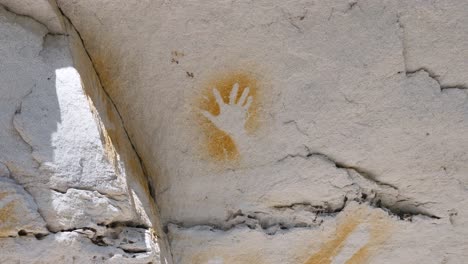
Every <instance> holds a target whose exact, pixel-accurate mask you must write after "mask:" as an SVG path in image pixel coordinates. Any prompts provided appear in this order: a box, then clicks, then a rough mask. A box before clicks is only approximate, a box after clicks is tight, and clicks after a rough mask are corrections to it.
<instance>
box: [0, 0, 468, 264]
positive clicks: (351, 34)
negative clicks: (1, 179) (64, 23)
mask: <svg viewBox="0 0 468 264" xmlns="http://www.w3.org/2000/svg"><path fill="white" fill-rule="evenodd" d="M57 3H58V7H59V8H60V9H61V10H62V11H63V13H64V15H65V16H66V17H67V19H69V20H70V22H71V23H72V24H73V25H72V26H70V27H72V28H73V27H75V28H76V29H77V31H78V32H79V36H78V35H76V34H75V35H73V33H71V36H70V37H68V38H65V37H63V39H66V40H69V39H73V38H75V39H76V38H82V39H83V42H84V43H83V44H84V47H85V49H86V51H84V49H83V48H82V47H81V46H79V45H76V43H78V42H80V43H81V41H78V42H75V43H72V52H71V53H72V56H73V57H74V61H75V62H79V61H80V59H81V58H83V57H87V54H83V53H88V54H89V55H90V58H91V60H92V62H93V63H92V64H91V63H89V62H86V63H81V62H79V65H80V67H81V68H80V67H78V68H80V70H79V71H78V72H80V73H84V72H87V71H88V70H89V69H93V70H89V71H90V72H92V71H94V69H95V70H96V71H97V73H98V74H99V80H98V81H96V79H97V77H96V76H94V75H93V74H84V75H83V76H84V78H83V76H82V80H84V83H87V84H89V83H92V84H91V88H89V86H88V87H86V85H85V86H84V87H81V88H84V89H85V90H87V91H88V93H87V94H88V95H89V96H90V97H91V98H96V97H98V98H106V100H110V101H112V104H113V107H103V106H102V105H99V103H96V105H97V106H96V108H97V109H98V110H97V112H99V113H105V114H103V116H105V117H103V119H98V121H97V125H96V126H93V125H92V124H91V123H90V122H89V120H92V118H91V117H90V115H89V112H93V113H94V111H95V109H94V108H93V107H90V108H86V107H84V104H81V103H78V105H75V103H76V102H83V101H84V100H83V94H80V93H79V92H78V91H79V90H80V87H79V85H77V84H76V83H77V82H76V80H78V79H80V78H78V77H77V73H76V72H74V71H73V69H63V71H59V72H58V73H59V75H61V76H63V78H61V77H60V78H58V80H61V82H59V84H58V89H57V104H56V105H58V107H57V108H58V111H56V112H55V113H56V114H55V115H56V116H55V118H54V117H53V115H54V114H53V113H54V112H53V111H52V110H53V108H51V107H53V106H54V105H53V104H51V103H52V102H51V101H50V98H51V92H52V91H55V90H47V89H45V88H46V85H41V84H40V83H39V84H36V85H37V86H38V87H34V85H33V84H34V83H35V82H32V81H31V80H35V79H37V78H36V76H39V77H40V76H43V74H44V73H45V72H47V67H45V68H44V67H43V68H41V69H45V71H44V73H43V72H39V71H38V70H34V71H32V70H31V72H27V69H29V68H28V67H24V66H22V67H17V68H14V66H13V67H11V68H10V67H8V69H10V70H11V69H17V71H18V72H21V73H23V74H24V75H25V76H28V77H29V76H33V77H31V80H27V79H28V78H23V79H25V80H21V83H20V84H25V85H26V84H28V85H26V86H27V87H28V88H23V89H22V90H21V89H18V90H17V92H16V91H15V92H12V91H11V89H6V88H5V89H4V90H5V91H2V94H8V95H9V96H11V97H12V98H13V99H14V100H13V101H12V102H11V103H7V102H6V100H5V106H4V108H5V110H7V111H5V113H6V114H4V116H3V112H2V116H1V118H2V123H1V124H2V126H3V127H0V128H1V129H0V133H2V136H3V135H6V136H7V138H8V139H6V140H5V142H6V143H3V142H2V144H5V146H6V148H5V149H11V151H9V153H10V154H9V155H6V154H3V153H1V152H0V161H1V162H2V163H4V164H5V165H6V166H8V168H9V170H10V171H11V176H12V177H13V178H15V179H17V181H18V182H19V183H21V184H24V186H26V188H27V189H28V190H30V191H31V193H32V194H33V196H34V197H35V198H36V199H37V203H38V205H39V207H40V208H39V209H40V211H41V212H42V210H44V212H47V213H46V214H44V215H45V218H46V220H47V219H48V218H50V219H52V220H51V222H52V223H53V224H56V225H55V226H53V228H54V229H57V230H58V229H60V228H65V227H70V226H74V225H79V226H80V227H79V228H80V230H81V231H80V232H81V235H82V236H84V237H86V239H88V240H96V238H97V237H99V236H103V238H102V239H101V240H99V241H103V243H105V244H108V245H112V246H115V247H117V248H126V250H130V251H132V250H134V251H139V250H142V251H143V249H144V248H145V246H144V245H143V244H144V243H141V241H143V240H145V241H146V239H143V238H142V237H143V236H142V234H143V233H142V232H140V231H141V230H140V231H135V233H131V232H130V231H129V232H127V233H128V234H127V235H128V236H129V237H139V238H140V239H137V238H135V239H133V238H132V239H133V240H132V241H139V242H137V243H136V245H134V246H132V245H129V244H127V245H123V244H121V243H122V242H123V241H124V238H122V237H120V236H124V234H126V233H125V232H123V233H119V235H117V234H114V233H113V232H114V230H113V229H112V230H108V229H107V228H104V227H103V226H102V225H98V224H106V223H107V224H111V223H112V221H116V219H118V218H119V217H122V218H124V219H132V217H133V216H135V217H136V218H142V217H141V215H142V214H140V213H135V212H131V211H132V210H133V209H132V208H133V206H135V204H138V206H135V207H138V208H139V209H135V211H138V212H143V211H145V208H149V209H148V210H151V211H157V207H156V206H153V204H152V203H151V202H148V201H147V200H144V199H143V200H142V201H140V200H138V199H137V198H135V197H138V194H137V195H134V193H133V192H129V191H127V189H126V188H128V187H125V186H126V185H127V186H131V185H132V184H134V182H133V181H131V180H130V181H129V182H126V183H125V182H124V181H123V179H124V177H122V178H119V177H121V176H122V175H123V174H125V173H123V172H122V171H125V169H127V168H128V167H127V168H124V167H125V166H120V165H119V164H120V163H119V161H118V160H119V158H116V159H110V161H108V162H109V163H106V161H105V159H102V157H103V156H108V155H103V154H102V152H103V151H104V152H105V153H108V148H107V146H108V144H105V143H103V144H101V142H107V141H109V140H108V139H107V136H106V133H105V131H104V130H103V129H101V128H102V127H103V126H104V127H106V128H109V133H111V132H113V129H114V128H115V127H114V125H113V124H112V121H113V120H116V119H114V118H111V117H110V116H113V115H117V116H118V119H119V120H120V117H121V119H122V122H123V124H124V125H125V126H124V131H125V133H124V134H125V135H126V136H128V137H129V139H130V140H131V142H132V144H131V146H130V148H131V149H134V150H135V151H136V152H137V153H138V156H137V155H136V154H135V155H134V156H132V155H131V154H130V155H129V156H126V155H127V154H126V153H125V151H122V149H120V153H122V155H123V156H122V157H125V156H126V157H127V160H128V157H131V158H130V160H134V161H135V164H137V166H136V167H137V169H136V170H135V171H137V172H140V171H143V170H142V167H144V169H145V171H146V174H147V175H148V176H149V177H150V178H149V179H144V178H138V176H136V177H135V179H136V180H135V181H138V182H139V183H140V186H145V187H144V188H142V189H140V191H142V193H144V194H145V195H146V196H144V195H143V196H140V197H150V199H152V198H154V199H155V201H156V202H157V204H158V206H159V208H160V209H161V225H163V226H164V227H165V229H166V231H167V233H168V235H169V238H170V245H171V248H170V249H169V248H167V247H166V248H162V247H161V248H162V250H163V251H166V252H165V253H166V256H169V257H167V258H165V259H163V258H161V259H160V261H161V262H167V263H171V257H170V256H171V255H172V256H173V260H174V262H175V263H211V264H214V263H307V264H314V263H321V261H320V258H319V257H323V258H325V259H330V263H346V262H353V261H354V263H415V262H417V263H437V264H438V263H463V261H464V260H465V259H466V258H467V256H466V245H467V243H468V242H467V239H466V237H468V236H467V235H468V234H467V230H466V228H464V226H466V224H467V223H468V209H467V208H466V206H465V204H466V199H467V184H468V178H467V175H468V154H467V151H466V150H467V149H468V137H466V134H467V132H468V125H467V124H468V122H467V116H468V104H467V98H468V92H467V90H466V85H467V81H468V79H467V75H466V73H467V72H468V71H467V65H466V61H467V60H466V57H468V56H467V48H466V46H467V45H466V43H467V41H468V33H467V31H466V24H467V23H466V13H467V12H466V6H467V5H466V1H465V0H455V1H421V0H414V1H387V0H378V1H370V0H359V1H339V0H336V1H309V0H298V1H294V2H290V1H267V0H260V1H224V0H222V1H216V2H215V3H213V2H209V1H198V0H190V1H182V0H173V1H137V0H130V1H92V0H81V1H72V0H58V1H57ZM39 13H41V12H39ZM9 17H10V18H9ZM4 18H6V20H5V21H11V20H12V18H11V14H6V15H5V16H4ZM4 18H2V19H4ZM15 19H16V18H15ZM20 20H21V23H22V27H18V28H17V27H15V26H11V25H10V24H8V23H6V24H8V26H4V28H6V29H8V30H5V32H8V33H9V35H8V36H16V35H18V36H17V37H9V38H5V39H7V40H8V41H7V44H5V45H2V49H3V46H5V47H6V48H4V49H5V50H8V51H14V52H13V54H20V55H19V57H25V59H24V60H18V61H19V62H22V63H25V62H27V63H28V64H27V65H33V64H34V65H36V66H41V65H44V64H47V65H49V64H51V65H55V64H53V63H54V61H56V60H57V58H68V59H69V57H70V53H67V52H65V50H64V47H65V46H67V45H66V43H64V42H61V41H64V40H63V39H62V40H61V38H62V37H46V41H45V44H44V45H43V46H44V49H43V48H42V46H41V43H42V42H40V40H41V38H42V37H43V36H44V35H45V32H46V31H45V28H44V27H40V26H37V25H33V24H34V23H30V22H27V21H26V20H24V19H23V18H22V19H20ZM28 23H29V24H28ZM27 30H29V31H31V32H33V33H31V34H29V33H28V34H26V33H27V32H26V33H24V31H27ZM16 32H20V33H23V34H14V33H16ZM71 32H73V31H71ZM25 36H28V37H25ZM21 38H23V39H21ZM12 40H14V41H12ZM66 40H65V42H66ZM22 43H27V45H28V46H27V47H25V48H23V49H21V48H17V46H21V45H25V44H22ZM74 45H75V46H74ZM78 46H79V47H78ZM74 47H75V48H76V47H78V48H77V49H75V48H74ZM77 50H78V52H77ZM63 52H65V53H63ZM39 53H40V56H39ZM63 54H66V55H63ZM77 54H81V55H77ZM16 57H18V55H14V56H12V58H10V57H7V58H9V59H10V61H14V59H13V58H16ZM38 58H39V59H38ZM59 61H60V59H59ZM65 61H67V60H64V61H63V62H65ZM66 64H70V62H69V61H68V63H66ZM21 65H25V64H21ZM31 67H32V66H31ZM31 69H36V67H32V68H31ZM54 70H55V69H54ZM49 72H50V71H49ZM47 73H48V72H47ZM62 74H63V75H62ZM2 77H3V75H2ZM9 77H10V76H7V74H5V78H6V79H7V78H9ZM6 83H8V82H6ZM11 83H13V84H15V85H16V84H17V83H18V82H16V81H11ZM96 83H99V84H96ZM236 83H237V84H238V85H239V86H236ZM23 86H24V85H23ZM23 86H22V87H23ZM246 86H249V87H250V90H249V92H248V93H247V92H245V91H246V89H245V88H246ZM42 87H44V89H43V88H42ZM60 87H62V88H63V89H64V90H61V89H62V88H60ZM101 88H102V89H104V90H105V92H102V91H101V90H100V89H101ZM213 88H217V89H215V90H213ZM88 89H89V90H88ZM237 89H240V90H237ZM65 90H66V91H69V90H70V91H75V92H76V93H62V92H63V91H65ZM90 90H93V91H99V92H89V91H90ZM232 91H234V92H232ZM218 93H221V96H218ZM96 94H99V95H96ZM93 96H94V97H93ZM235 96H236V97H241V98H242V99H239V101H240V102H236V100H233V99H234V97H235ZM52 97H53V96H52ZM244 100H245V102H244ZM95 101H98V102H102V101H104V100H95ZM21 102H22V103H21ZM2 103H3V101H2ZM54 103H55V102H54ZM114 106H115V108H114ZM0 107H1V106H0ZM218 108H219V109H220V111H219V113H217V109H218ZM12 109H13V111H12ZM76 109H79V110H76ZM109 109H111V110H109ZM108 110H109V111H108ZM117 110H118V113H116V112H117ZM15 111H16V114H15V115H14V118H12V117H13V115H12V112H15ZM7 113H8V114H7ZM78 113H79V114H80V116H81V115H82V114H84V116H85V118H84V120H83V121H84V122H85V125H84V126H83V127H78V126H76V123H79V122H81V119H80V118H78V117H77V116H75V114H76V115H77V114H78ZM44 116H45V117H46V118H45V119H44V118H43V117H44ZM57 116H60V122H53V121H58V120H59V118H57ZM62 117H63V119H62ZM255 119H256V121H257V122H254V121H255ZM11 120H13V122H11ZM35 120H41V123H40V124H35V123H34V121H35ZM109 120H111V122H108V121H109ZM252 120H254V121H252ZM47 122H49V123H47ZM4 124H5V125H4ZM102 124H104V125H102ZM51 130H52V131H51ZM89 131H91V132H90V133H89ZM93 131H94V132H93ZM96 131H99V132H101V138H100V139H99V138H98V137H97V136H96V135H97V133H96ZM50 135H53V136H52V137H50ZM101 139H102V140H103V141H100V140H101ZM114 139H115V135H114V137H112V140H114ZM106 140H107V141H106ZM15 144H16V145H15ZM126 144H127V146H128V144H129V143H128V142H127V143H126ZM14 146H17V147H16V148H14ZM70 146H77V147H76V149H73V148H70ZM233 146H234V147H233ZM2 147H3V145H2ZM103 149H104V150H103ZM125 149H126V148H124V150H125ZM132 151H133V150H132ZM117 152H119V151H118V150H115V151H114V150H112V151H110V153H117ZM30 153H32V155H26V154H30ZM82 153H86V154H82ZM132 153H133V152H132ZM111 156H112V155H111ZM9 157H11V158H9ZM132 158H133V159H132ZM123 159H125V158H123ZM140 159H141V162H142V163H143V164H144V166H141V164H140V163H139V162H140ZM116 160H117V162H116ZM116 164H117V165H116ZM116 168H117V169H116ZM121 168H124V169H121ZM94 171H98V172H100V173H99V174H97V173H93V172H94ZM136 174H138V175H140V174H139V173H136ZM141 174H143V173H141ZM132 175H133V174H132ZM115 177H116V179H122V180H121V181H114V180H113V179H115ZM94 186H95V187H94ZM33 187H34V188H33ZM50 188H52V189H54V190H53V191H51V190H50ZM43 189H47V190H48V191H46V192H44V195H41V190H43ZM133 190H135V189H133ZM75 197H79V198H80V199H81V201H75V200H74V199H75ZM126 197H131V198H130V200H129V201H127V199H126ZM94 201H96V203H97V204H98V205H99V208H101V209H100V210H102V211H103V212H104V214H103V215H97V211H94V210H93V209H92V208H90V205H89V204H91V203H93V202H94ZM54 203H55V205H56V206H55V207H54V206H48V204H54ZM128 204H130V205H129V206H127V205H128ZM59 208H60V210H59ZM61 208H63V210H62V209H61ZM70 208H85V209H86V210H80V209H76V210H73V211H72V210H70ZM104 208H105V209H104ZM54 212H60V213H61V214H63V215H66V216H67V217H71V216H75V215H76V216H77V218H76V219H71V220H70V219H66V220H63V221H62V220H60V214H59V216H58V217H55V216H54V217H53V216H52V215H53V214H54ZM74 212H76V214H74ZM151 215H152V216H153V218H152V219H153V221H151V222H153V223H155V222H158V226H159V220H157V221H155V220H154V219H156V218H157V217H158V216H159V215H158V213H154V214H151ZM353 219H354V220H353ZM356 219H357V220H356ZM61 221H62V222H61ZM100 221H102V222H100ZM93 223H95V224H93ZM345 223H348V224H349V225H351V227H352V228H349V230H351V231H350V232H345V231H340V230H342V228H343V225H344V224H345ZM90 226H92V227H90ZM87 227H90V228H94V229H95V230H89V229H87ZM344 230H347V229H346V228H344ZM375 230H378V231H379V232H377V233H376V231H375ZM342 232H344V233H345V235H343V233H342ZM127 235H125V236H127ZM159 235H161V236H164V234H163V233H162V232H160V233H159ZM145 236H146V235H145ZM126 239H127V240H128V238H126ZM163 240H164V239H161V241H163ZM333 241H338V242H339V243H338V246H337V244H336V242H333ZM334 243H335V244H334ZM145 245H148V244H147V243H146V244H145ZM170 250H172V254H170ZM363 252H371V253H369V255H366V254H364V253H363ZM335 253H336V254H335ZM361 254H364V255H361ZM323 258H322V259H323Z"/></svg>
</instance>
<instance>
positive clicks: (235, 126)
mask: <svg viewBox="0 0 468 264" xmlns="http://www.w3.org/2000/svg"><path fill="white" fill-rule="evenodd" d="M238 92H239V84H238V83H236V84H234V85H233V86H232V90H231V92H230V94H229V103H225V102H224V100H223V98H222V96H221V94H220V93H219V91H218V89H216V88H213V95H214V97H215V99H216V103H217V104H218V106H219V114H218V115H213V114H212V113H210V112H208V111H202V114H203V115H204V116H205V117H206V118H207V119H208V120H210V121H211V122H212V123H213V124H214V125H215V126H216V127H217V128H218V129H220V130H222V131H224V132H226V133H227V134H229V135H231V136H232V137H234V138H236V139H241V138H242V137H244V136H245V123H246V122H247V119H248V118H249V114H248V110H249V108H250V105H251V104H252V100H253V98H252V96H249V87H246V88H245V89H244V91H243V92H242V95H241V97H240V98H239V100H237V102H236V99H237V96H238Z"/></svg>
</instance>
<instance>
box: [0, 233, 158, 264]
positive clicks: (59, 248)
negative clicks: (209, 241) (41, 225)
mask: <svg viewBox="0 0 468 264" xmlns="http://www.w3.org/2000/svg"><path fill="white" fill-rule="evenodd" d="M1 247H2V255H1V256H0V259H1V260H2V263H18V261H21V263H27V264H45V263H82V264H88V263H115V264H117V263H118V264H127V263H129V264H130V263H141V264H148V263H158V261H157V253H158V252H157V251H151V252H140V253H131V252H125V251H124V250H122V249H120V248H118V247H115V246H111V245H98V244H94V243H93V242H92V241H91V240H90V239H88V238H87V237H86V236H85V235H83V234H80V233H78V232H75V231H72V232H60V233H57V234H51V235H48V236H46V237H44V238H43V239H41V240H36V239H35V238H6V239H3V240H2V246H1Z"/></svg>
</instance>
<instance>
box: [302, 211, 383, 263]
mask: <svg viewBox="0 0 468 264" xmlns="http://www.w3.org/2000/svg"><path fill="white" fill-rule="evenodd" d="M364 213H365V212H364V211H363V210H362V209H359V210H358V211H356V212H354V213H353V214H352V215H350V216H348V217H347V218H346V219H344V221H343V222H342V223H341V224H340V225H339V226H338V227H337V230H336V233H335V235H334V238H333V239H331V240H329V241H327V242H325V244H324V245H323V246H322V247H321V249H320V250H319V251H318V252H317V253H315V254H314V255H312V256H311V257H310V258H309V259H308V260H307V261H306V262H305V263H304V264H331V263H332V261H333V259H334V258H335V257H336V256H338V254H339V253H340V251H341V250H342V249H343V247H344V246H345V245H346V241H347V239H348V237H349V236H350V235H351V234H352V233H353V232H354V231H355V230H356V228H357V227H358V226H359V225H360V224H362V223H368V224H369V225H370V230H369V234H370V237H369V241H368V242H367V243H366V244H365V245H364V246H362V247H361V248H360V249H358V250H357V251H356V253H354V255H353V256H351V258H349V259H348V260H347V261H346V262H345V264H363V263H366V262H367V261H368V259H369V257H370V255H371V254H370V253H371V252H372V248H375V247H377V246H379V245H380V244H381V243H383V242H384V241H385V239H386V238H387V237H388V235H389V230H390V225H389V223H388V222H387V221H388V220H387V221H386V220H385V219H384V218H382V216H380V217H379V216H378V215H376V214H373V215H371V216H370V217H369V219H368V220H369V221H365V220H366V219H364V218H365V217H364Z"/></svg>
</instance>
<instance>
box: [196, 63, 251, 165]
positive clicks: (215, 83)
mask: <svg viewBox="0 0 468 264" xmlns="http://www.w3.org/2000/svg"><path fill="white" fill-rule="evenodd" d="M236 83H237V84H239V92H238V94H237V100H239V97H240V96H241V94H242V92H243V91H244V89H245V88H246V87H249V89H250V92H249V95H250V96H252V98H253V101H252V105H251V106H250V108H249V111H248V119H247V121H246V124H245V130H246V132H247V134H252V133H253V132H255V131H256V130H257V128H258V126H259V125H258V112H259V106H260V102H259V100H260V91H259V81H258V80H257V79H256V78H254V76H253V75H252V74H250V73H248V72H243V71H237V72H230V73H226V74H222V75H219V76H218V77H217V78H214V79H213V80H211V81H209V82H208V83H207V84H206V85H204V89H203V90H202V96H201V97H200V99H199V100H198V102H197V107H198V111H197V113H198V114H199V112H200V110H204V111H208V112H210V113H211V114H213V115H218V114H219V111H220V109H219V106H218V104H217V103H216V99H215V97H214V95H213V88H216V89H217V90H218V91H219V93H220V94H221V97H222V98H223V100H224V102H226V103H227V102H229V94H230V92H231V89H232V87H233V85H234V84H236ZM237 100H236V101H237ZM198 118H199V121H200V122H199V123H200V124H201V127H202V130H203V132H204V134H205V143H204V144H203V145H204V146H205V149H206V151H207V152H208V154H209V156H210V157H211V158H213V159H214V160H216V161H236V160H238V159H239V158H240V153H239V150H238V147H237V146H236V142H234V140H233V138H232V137H231V136H229V135H228V134H227V133H225V132H224V131H222V130H220V129H218V128H217V127H216V126H215V125H214V124H213V123H211V122H210V121H209V120H208V119H206V118H205V117H204V116H202V115H201V114H199V115H198Z"/></svg>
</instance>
